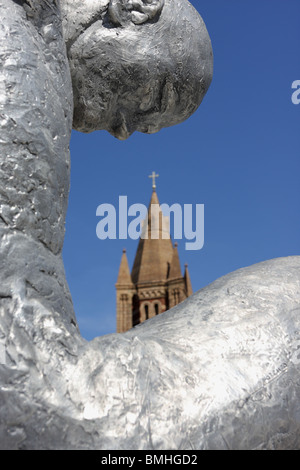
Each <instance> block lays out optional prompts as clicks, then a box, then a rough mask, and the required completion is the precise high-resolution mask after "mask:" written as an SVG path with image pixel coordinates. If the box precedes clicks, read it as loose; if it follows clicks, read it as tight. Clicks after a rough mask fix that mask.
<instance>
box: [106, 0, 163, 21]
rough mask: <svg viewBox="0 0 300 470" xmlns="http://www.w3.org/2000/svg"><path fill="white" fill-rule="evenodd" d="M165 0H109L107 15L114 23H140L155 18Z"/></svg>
mask: <svg viewBox="0 0 300 470" xmlns="http://www.w3.org/2000/svg"><path fill="white" fill-rule="evenodd" d="M164 3H165V0H110V2H109V6H108V16H109V19H110V21H111V22H112V23H114V24H115V25H121V26H123V25H125V24H126V23H130V22H132V23H134V24H142V23H146V22H147V21H149V20H153V19H155V18H156V17H157V16H158V15H159V14H160V12H161V11H162V9H163V6H164Z"/></svg>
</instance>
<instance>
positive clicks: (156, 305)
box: [154, 303, 159, 315]
mask: <svg viewBox="0 0 300 470" xmlns="http://www.w3.org/2000/svg"><path fill="white" fill-rule="evenodd" d="M154 310H155V315H158V314H159V305H158V304H157V303H155V304H154Z"/></svg>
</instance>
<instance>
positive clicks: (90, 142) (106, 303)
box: [63, 0, 300, 340]
mask: <svg viewBox="0 0 300 470" xmlns="http://www.w3.org/2000/svg"><path fill="white" fill-rule="evenodd" d="M191 3H192V4H193V5H194V6H195V8H196V9H197V10H198V11H199V13H200V14H201V16H202V17H203V19H204V21H205V23H206V26H207V29H208V31H209V34H210V36H211V40H212V45H213V50H214V78H213V82H212V85H211V87H210V89H209V91H208V93H207V95H206V97H205V98H204V101H203V103H202V105H201V106H200V107H199V109H198V110H197V112H196V113H195V114H194V115H193V116H192V117H191V118H189V119H188V120H187V121H186V122H184V123H183V124H180V125H178V126H175V127H173V128H168V129H164V130H163V131H161V132H160V133H158V134H155V135H143V134H138V133H136V134H134V135H133V136H131V138H130V139H129V140H127V141H125V142H120V141H118V140H116V139H115V138H114V137H112V136H111V135H109V134H108V133H107V132H105V131H99V132H95V133H93V134H88V135H86V134H81V133H78V132H75V131H74V132H73V134H72V138H71V146H70V148H71V191H70V197H69V208H68V214H67V221H66V237H65V244H64V250H63V258H64V263H65V269H66V276H67V281H68V283H69V287H70V290H71V294H72V298H73V303H74V309H75V313H76V317H77V321H78V324H79V327H80V330H81V333H82V335H83V336H84V337H85V338H86V339H88V340H89V339H92V338H94V337H95V336H101V335H104V334H108V333H113V332H115V328H116V301H115V282H116V279H117V275H118V268H119V263H120V259H121V255H122V249H123V248H126V249H127V255H128V260H129V264H130V267H131V266H132V263H133V260H134V256H135V251H136V248H137V243H138V242H137V241H133V240H130V239H128V240H99V239H98V238H97V236H96V226H97V223H98V221H99V217H96V209H97V207H98V206H99V205H100V204H102V203H110V204H113V205H115V207H116V208H117V207H118V198H119V196H121V195H126V196H127V197H128V204H129V205H130V204H134V203H142V204H145V205H148V203H149V200H150V197H151V191H152V190H151V180H150V179H149V178H148V175H149V174H150V173H151V172H152V171H153V170H154V171H156V172H157V173H158V174H159V175H160V176H159V178H158V179H157V193H158V197H159V200H160V202H161V203H168V204H173V203H179V204H182V205H183V204H193V205H196V204H204V206H205V243H204V247H203V248H202V249H201V250H199V251H186V250H185V241H184V240H182V241H178V249H179V254H180V260H181V264H182V268H183V267H184V263H185V262H187V263H188V265H189V271H190V275H191V280H192V285H193V289H194V291H197V290H199V289H200V288H202V287H204V286H206V285H207V284H209V283H211V282H212V281H214V280H215V279H217V278H218V277H220V276H223V275H225V274H227V273H229V272H232V271H234V270H236V269H238V268H241V267H244V266H249V265H251V264H254V263H257V262H260V261H264V260H267V259H271V258H276V257H281V256H289V255H299V254H300V217H299V205H300V184H299V180H300V139H299V135H300V133H299V124H300V104H299V105H295V104H293V103H292V100H291V97H292V93H293V90H292V83H293V82H294V81H295V80H300V61H299V46H300V28H299V17H300V2H299V0H286V1H284V0H243V1H241V0H201V1H200V0H193V1H192V2H191Z"/></svg>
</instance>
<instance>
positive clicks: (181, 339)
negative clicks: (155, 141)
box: [0, 0, 300, 449]
mask: <svg viewBox="0 0 300 470" xmlns="http://www.w3.org/2000/svg"><path fill="white" fill-rule="evenodd" d="M174 2H175V0H174ZM135 3H136V4H137V6H136V7H135V9H134V10H132V9H131V8H129V7H128V4H127V3H126V2H125V1H124V0H122V1H121V0H120V4H119V5H118V2H116V1H115V0H112V1H111V2H110V3H109V5H108V2H107V1H105V0H103V1H99V2H95V1H92V0H86V2H85V5H86V7H87V9H85V10H80V8H81V6H82V5H83V2H79V1H78V0H76V1H74V2H73V7H74V9H73V10H72V8H71V9H70V10H68V8H69V7H70V4H68V3H65V2H63V3H62V6H63V13H62V14H61V10H60V3H59V2H58V1H55V0H47V1H44V2H41V1H37V0H27V1H22V0H15V1H13V0H0V16H1V25H0V44H1V50H0V147H1V152H0V155H1V160H0V210H1V212H0V266H1V270H0V341H1V347H2V353H1V356H3V348H4V349H5V351H4V352H5V358H3V357H2V360H1V364H0V448H1V449H282V448H284V449H297V448H300V373H299V362H300V352H299V351H300V315H299V314H300V257H296V256H295V257H289V258H282V259H276V260H270V261H266V262H264V263H261V264H258V265H255V266H252V267H249V268H245V269H241V270H239V271H236V272H234V273H232V274H229V275H227V276H225V277H224V278H221V279H219V280H217V281H216V282H214V283H213V284H211V285H210V286H208V287H206V288H204V289H202V290H201V291H199V292H198V293H196V294H194V295H193V296H192V297H190V298H189V299H188V300H187V301H185V302H184V303H182V304H180V305H179V306H177V307H175V308H174V309H172V310H170V311H168V312H166V313H164V314H162V315H160V316H158V317H156V318H154V319H152V320H149V321H147V322H145V323H143V324H141V325H139V326H138V327H137V328H135V329H133V330H131V331H129V332H127V333H125V334H122V335H117V334H113V335H108V336H105V337H102V338H98V339H95V340H94V341H91V342H87V341H85V340H84V339H82V337H81V336H80V333H79V330H78V326H77V323H76V318H75V314H74V312H73V306H72V300H71V296H70V293H69V290H68V286H67V283H66V280H65V275H64V267H63V263H62V258H61V250H62V245H63V238H64V223H65V214H66V209H67V198H68V190H69V171H70V163H69V139H70V133H71V128H72V115H73V105H74V108H75V115H74V116H75V117H74V121H75V125H76V126H79V127H80V126H82V128H83V130H84V131H89V130H92V128H94V126H96V127H97V128H98V127H99V126H100V127H101V120H102V117H101V116H99V112H95V110H94V109H93V110H92V112H91V114H90V115H87V109H85V108H82V107H81V106H82V100H83V96H84V95H85V94H86V92H87V90H86V88H85V86H86V85H84V84H82V87H81V86H79V85H80V83H79V78H78V76H77V75H76V71H75V70H74V67H75V65H76V64H77V65H78V70H79V72H78V73H79V74H82V73H83V72H82V71H83V70H85V71H86V70H88V72H89V67H88V65H87V64H86V62H85V61H86V58H87V56H88V54H89V53H91V54H92V58H91V60H92V61H93V64H94V65H95V64H96V62H94V61H95V60H96V59H95V56H94V54H95V50H93V47H92V45H93V41H94V39H93V38H94V34H95V37H97V41H98V39H99V41H100V43H99V42H97V45H99V44H101V35H102V34H103V35H104V32H103V29H101V27H100V26H101V25H102V26H103V22H102V21H103V18H102V17H101V20H99V19H98V20H97V21H100V24H99V27H100V28H99V31H100V33H99V32H98V31H96V30H95V24H96V22H95V20H96V17H97V15H98V14H99V8H100V10H101V9H102V8H103V9H104V10H103V11H102V10H101V11H100V13H101V15H102V13H105V14H107V13H109V15H110V16H109V18H106V19H105V21H110V22H112V24H110V23H109V25H108V24H107V23H105V24H106V26H107V25H108V26H109V28H107V29H115V28H120V29H122V34H121V33H120V36H121V37H122V38H123V39H124V38H126V34H128V37H129V38H132V36H131V31H132V30H133V28H135V27H137V28H144V31H145V32H143V35H145V37H146V36H147V34H146V31H149V29H147V28H151V27H152V26H155V27H156V26H157V25H159V22H160V21H162V23H161V25H162V28H165V27H166V25H167V23H166V22H167V16H164V15H166V12H168V11H169V10H168V8H169V6H170V2H169V1H168V0H165V2H161V1H160V0H153V2H151V0H147V1H142V0H138V1H137V2H135ZM181 3H182V5H185V6H184V9H186V8H187V9H188V10H189V11H190V13H189V15H191V16H190V17H191V18H192V17H194V20H192V21H195V24H198V25H200V24H201V25H202V20H200V19H199V17H198V15H197V14H196V12H195V11H194V10H193V9H192V8H191V7H190V6H187V5H189V4H188V3H187V2H186V1H185V0H182V2H179V0H178V1H177V0H176V7H178V10H176V8H175V10H176V15H175V17H170V21H171V24H173V25H174V28H175V30H176V31H178V30H177V28H178V27H179V23H180V8H181V7H180V5H181ZM174 5H175V3H174ZM95 6H96V7H97V8H96V11H95V10H94V8H95ZM108 7H110V8H111V10H110V11H109V10H108ZM124 7H125V8H124ZM127 7H128V8H127ZM146 7H147V8H150V7H151V8H152V7H153V8H152V9H151V8H150V10H151V11H150V10H146V9H145V8H146ZM77 8H78V9H79V10H78V11H77V13H78V15H76V14H75V11H76V9H77ZM155 8H157V9H156V10H155ZM188 10H184V11H185V13H184V14H186V15H187V14H188V13H186V12H187V11H188ZM72 12H73V13H72ZM146 12H148V13H147V14H146ZM148 14H149V15H150V16H151V15H153V16H152V17H151V18H150V20H149V17H148V16H147V15H148ZM72 15H73V16H72ZM101 15H100V16H101ZM145 15H146V16H145ZM66 18H68V21H69V23H68V22H67V21H66ZM73 21H75V23H73ZM76 22H79V23H78V24H77V23H76ZM172 22H173V23H172ZM62 23H63V28H64V30H63V28H62ZM72 25H73V26H72ZM80 25H81V26H80ZM126 28H128V29H126ZM171 29H172V28H171ZM89 30H90V31H89ZM92 31H93V34H91V33H92ZM125 31H127V32H126V33H125ZM176 31H175V35H176V34H177V32H176ZM78 33H79V36H78ZM199 33H200V37H203V38H204V42H203V47H202V49H201V50H200V51H199V53H200V56H201V54H204V59H203V60H204V62H203V63H204V65H203V67H204V69H203V77H204V78H203V81H202V85H203V83H206V84H205V86H204V85H203V86H204V88H202V91H205V90H206V89H207V86H208V84H209V82H210V80H211V70H212V65H211V64H212V62H211V60H212V57H211V55H210V52H209V51H211V49H210V42H209V40H208V39H207V38H208V36H207V33H206V29H204V26H201V28H200V29H199ZM86 34H87V36H86ZM149 34H152V33H149ZM74 35H75V36H76V37H75V36H74ZM122 35H123V36H122ZM124 35H125V36H124ZM163 38H164V40H165V42H166V44H167V43H168V41H169V40H170V37H169V36H168V35H167V36H166V35H164V36H163ZM65 43H66V44H67V48H66V47H65ZM200 43H201V40H200ZM142 44H143V46H142V47H143V51H144V50H145V51H146V48H147V47H146V45H145V42H142ZM177 45H178V44H177ZM121 46H122V47H123V46H124V48H125V52H124V54H126V47H125V45H124V43H123V44H121ZM85 47H86V50H85V49H84V48H85ZM91 47H92V49H91ZM103 47H104V46H103ZM182 47H183V48H184V45H183V44H182ZM80 51H81V52H82V57H83V59H80V57H81V52H80ZM205 51H206V52H205ZM104 52H105V51H104ZM67 53H68V54H69V60H70V68H69V65H68V59H67ZM206 53H208V55H209V57H210V59H209V58H208V56H207V55H206ZM122 54H123V53H122ZM122 54H121V57H120V63H121V67H122V63H123V62H122V61H123V59H124V56H123V55H122ZM195 54H196V51H192V53H191V60H193V61H194V60H195ZM184 57H185V60H186V62H185V63H186V64H187V65H188V59H187V56H184ZM158 58H159V56H157V57H156V60H158ZM161 59H166V61H167V62H168V59H167V58H166V56H165V54H162V57H161ZM76 61H77V62H76ZM205 61H207V63H206V62H205ZM205 64H206V65H205ZM209 64H210V65H209ZM77 65H76V66H77ZM94 65H93V67H94ZM143 66H144V65H143V64H141V68H142V70H144V69H143ZM172 67H173V65H172V64H166V68H165V69H164V70H165V72H166V73H167V76H168V77H169V79H168V80H166V81H165V83H164V88H165V87H166V96H167V98H168V99H166V100H165V101H163V102H164V104H165V106H163V105H162V101H160V102H159V103H158V102H156V98H155V97H153V99H154V102H155V106H157V109H159V110H160V113H162V114H164V117H163V118H162V120H161V121H160V122H159V127H160V126H161V125H166V124H170V125H171V124H174V123H175V121H174V122H172V119H171V121H170V120H169V119H170V116H171V115H170V114H168V113H169V111H168V108H169V107H170V109H173V110H174V109H176V110H177V111H178V112H179V114H178V116H177V118H176V119H177V120H180V119H182V118H184V117H185V118H186V117H188V115H189V114H190V113H191V112H192V111H193V110H194V106H195V105H193V106H192V104H191V102H189V100H188V101H187V103H190V104H189V105H188V108H189V109H187V110H185V112H183V110H182V109H180V106H179V108H178V103H180V100H179V101H178V100H176V99H174V89H175V88H176V90H179V89H180V90H181V92H182V93H186V92H187V90H186V89H185V88H184V85H182V86H183V88H180V85H179V83H177V82H176V80H175V78H174V77H173V73H174V69H173V68H172ZM75 68H76V67H75ZM192 69H193V67H192V66H190V67H189V66H187V69H186V70H187V73H188V74H190V73H192ZM199 70H200V69H197V67H196V69H195V73H196V78H197V77H198V78H199V73H200V71H199ZM205 70H206V72H205ZM84 73H85V72H84ZM118 73H119V72H118ZM149 73H150V75H151V77H152V80H154V81H151V87H150V89H149V94H150V95H151V93H152V91H151V90H152V87H153V86H154V87H156V86H157V83H158V82H159V74H158V77H155V76H154V75H152V73H153V71H152V70H151V71H150V72H149ZM142 75H143V73H142ZM165 77H166V76H165ZM171 78H172V79H171ZM86 79H87V80H91V82H90V85H91V90H92V96H93V97H94V96H95V95H94V93H95V90H96V89H97V87H98V85H99V81H98V79H99V76H98V75H97V74H96V76H94V77H93V76H91V75H87V78H86ZM173 79H174V80H173ZM197 80H198V79H196V81H195V82H194V83H196V82H197ZM72 81H73V91H74V97H73V92H72ZM159 83H160V82H159ZM140 84H141V86H144V81H143V77H141V82H140ZM155 84H156V85H155ZM175 85H176V86H175ZM99 86H100V85H99ZM106 86H107V87H108V88H105V87H106ZM110 86H111V85H110V84H105V83H101V86H100V88H99V89H100V91H101V90H102V91H101V93H102V94H103V96H109V97H111V91H112V90H111V88H110ZM122 86H123V88H122V90H123V92H124V91H125V90H127V91H128V93H129V95H126V93H127V91H126V93H125V95H126V96H130V99H128V100H127V99H125V98H126V96H125V98H124V97H122V96H121V95H120V94H119V91H120V90H116V95H117V96H118V100H116V101H115V102H114V105H115V107H111V106H110V107H109V109H108V110H107V108H106V107H105V103H107V102H108V101H107V102H105V100H104V101H103V110H104V113H107V112H108V116H113V114H114V113H115V112H119V113H120V115H121V117H120V129H121V130H120V129H119V130H117V127H113V126H111V128H110V129H108V130H110V131H111V132H112V133H115V135H118V136H119V137H120V138H125V137H127V136H128V134H130V132H131V131H132V130H133V128H134V127H135V126H136V127H138V126H139V120H138V119H137V115H136V109H135V106H133V105H132V103H131V101H132V99H133V95H130V93H132V83H131V82H130V80H128V77H126V78H125V80H124V83H123V85H122ZM195 86H196V92H195V96H198V97H199V101H201V99H202V92H201V91H200V89H199V87H198V86H197V85H195ZM93 87H95V88H93ZM126 87H127V88H128V89H127V88H126ZM174 87H175V88H174ZM178 87H179V88H178ZM164 88H163V89H164ZM200 88H201V87H200ZM190 91H191V90H190ZM197 94H198V95H197ZM154 95H155V93H154ZM172 96H173V98H172ZM183 96H187V95H183ZM170 97H171V98H170ZM87 98H88V99H90V97H89V95H88V94H87ZM135 98H136V96H135V95H134V99H135ZM138 99H139V96H138V98H137V100H136V101H135V104H136V103H138ZM120 100H121V101H122V113H123V114H122V113H121V112H120ZM150 102H151V104H152V101H151V99H150V98H149V101H147V100H146V101H143V102H141V103H140V106H142V108H144V111H145V110H147V106H148V105H149V103H150ZM176 103H177V105H176V106H175V104H176ZM198 104H199V103H197V105H198ZM95 105H96V107H97V106H99V105H100V108H101V102H99V101H97V100H96V104H95ZM159 106H160V108H159ZM174 106H175V108H174ZM76 109H77V111H76ZM123 110H124V111H123ZM98 111H99V110H98ZM146 114H147V113H146ZM149 116H150V117H149V121H147V119H148V118H147V119H146V123H145V121H144V120H145V118H143V119H144V120H143V119H142V121H143V124H142V127H143V129H140V130H143V131H146V130H147V131H152V130H156V127H153V126H154V124H155V123H154V121H153V113H152V112H151V113H149ZM156 118H158V115H156V114H155V115H154V119H155V120H156ZM76 123H77V124H76ZM144 126H145V127H144ZM147 126H149V127H148V128H147V129H146V127H147ZM108 127H109V126H108ZM3 359H4V360H3Z"/></svg>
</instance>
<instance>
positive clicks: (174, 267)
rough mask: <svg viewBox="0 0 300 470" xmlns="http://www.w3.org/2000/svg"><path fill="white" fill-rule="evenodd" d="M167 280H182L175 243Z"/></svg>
mask: <svg viewBox="0 0 300 470" xmlns="http://www.w3.org/2000/svg"><path fill="white" fill-rule="evenodd" d="M168 278H169V279H177V278H182V274H181V267H180V261H179V255H178V249H177V243H175V244H174V248H173V256H172V262H171V266H170V272H169V276H168Z"/></svg>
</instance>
